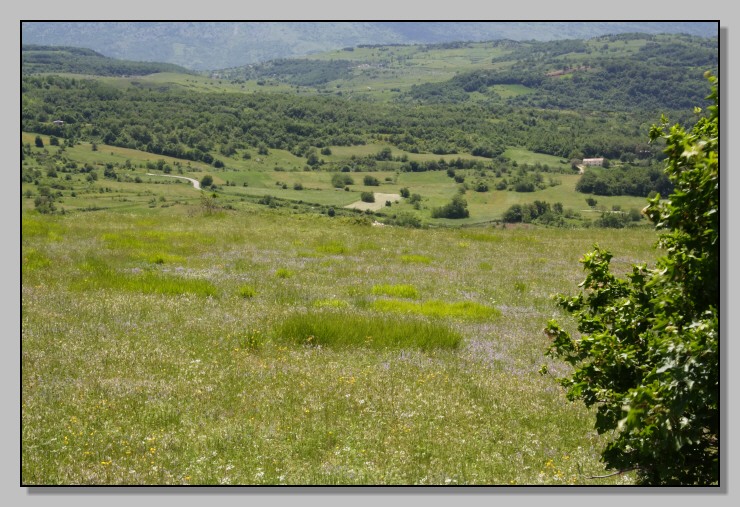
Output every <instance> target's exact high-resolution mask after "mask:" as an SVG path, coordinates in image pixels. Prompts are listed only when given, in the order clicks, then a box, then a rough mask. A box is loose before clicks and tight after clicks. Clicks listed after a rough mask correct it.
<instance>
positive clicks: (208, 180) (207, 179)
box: [200, 174, 213, 188]
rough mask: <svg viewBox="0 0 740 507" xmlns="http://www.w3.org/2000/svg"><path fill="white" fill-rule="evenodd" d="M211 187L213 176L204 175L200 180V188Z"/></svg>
mask: <svg viewBox="0 0 740 507" xmlns="http://www.w3.org/2000/svg"><path fill="white" fill-rule="evenodd" d="M211 185H213V176H211V175H210V174H206V175H205V176H203V177H202V178H201V179H200V186H201V187H206V188H207V187H210V186H211Z"/></svg>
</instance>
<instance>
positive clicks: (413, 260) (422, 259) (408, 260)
mask: <svg viewBox="0 0 740 507" xmlns="http://www.w3.org/2000/svg"><path fill="white" fill-rule="evenodd" d="M401 262H403V263H404V264H431V262H432V259H431V258H430V257H427V256H426V255H402V256H401Z"/></svg>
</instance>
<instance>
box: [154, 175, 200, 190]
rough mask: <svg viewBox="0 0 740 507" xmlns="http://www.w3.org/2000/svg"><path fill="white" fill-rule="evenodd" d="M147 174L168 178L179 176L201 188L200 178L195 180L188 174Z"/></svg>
mask: <svg viewBox="0 0 740 507" xmlns="http://www.w3.org/2000/svg"><path fill="white" fill-rule="evenodd" d="M146 175H147V176H164V177H166V178H179V179H181V180H188V181H189V182H190V183H192V184H193V186H194V187H195V188H197V189H200V182H199V181H198V180H195V179H193V178H188V177H186V176H173V175H172V174H152V173H146Z"/></svg>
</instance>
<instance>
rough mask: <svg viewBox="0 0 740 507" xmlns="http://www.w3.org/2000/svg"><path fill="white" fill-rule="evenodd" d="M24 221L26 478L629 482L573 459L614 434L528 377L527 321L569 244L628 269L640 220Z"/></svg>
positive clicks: (29, 216) (254, 215) (573, 271)
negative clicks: (400, 224) (569, 223)
mask: <svg viewBox="0 0 740 507" xmlns="http://www.w3.org/2000/svg"><path fill="white" fill-rule="evenodd" d="M148 186H149V187H153V186H154V185H148ZM172 186H173V187H181V188H183V189H186V188H188V187H187V186H186V185H184V184H182V185H172ZM189 190H191V191H192V190H193V189H192V187H189ZM183 210H187V212H184V211H183ZM21 226H22V358H21V359H22V375H21V377H22V378H21V393H22V407H21V410H22V449H21V450H22V470H21V476H22V483H23V484H25V485H34V484H46V485H52V484H66V485H69V484H77V485H93V484H149V485H151V484H158V485H205V484H208V485H222V484H240V485H252V484H275V485H306V484H325V485H332V484H372V485H376V484H378V485H379V484H387V485H393V484H418V485H423V484H439V485H467V484H471V485H472V484H486V485H543V484H545V485H566V484H568V485H572V484H575V485H604V484H610V485H621V484H630V483H631V477H630V475H629V474H624V475H622V476H613V477H609V478H602V479H593V478H591V477H593V476H599V475H604V473H605V471H604V468H603V465H602V464H601V463H600V462H599V453H600V450H601V448H602V447H603V445H604V444H605V443H606V442H607V441H608V439H609V435H597V434H596V433H595V431H594V430H593V429H592V428H593V418H594V414H593V413H592V412H591V411H589V410H586V409H585V408H584V407H583V406H582V405H581V404H578V403H570V402H568V401H567V400H566V399H565V397H564V394H563V390H562V389H561V388H560V387H559V386H558V385H557V384H556V383H555V381H554V380H553V379H552V378H551V377H548V376H543V375H541V374H540V373H539V370H540V368H541V367H542V366H543V365H547V367H548V368H549V370H550V371H551V372H554V373H555V374H561V373H563V372H564V371H565V366H564V365H562V364H559V363H555V362H553V361H551V360H549V359H547V358H545V357H544V354H543V353H544V351H545V349H546V348H547V339H546V337H545V336H544V334H543V332H542V329H543V328H544V326H545V324H546V322H547V320H548V319H550V318H552V317H553V316H558V317H559V318H561V319H564V317H563V315H561V314H560V313H559V310H558V309H557V308H556V307H555V305H554V303H553V302H552V300H551V299H550V295H551V294H553V293H555V292H563V291H564V292H569V293H572V292H574V291H575V290H577V284H578V283H579V282H580V281H581V279H582V277H583V273H582V270H581V267H580V264H579V263H578V259H579V258H580V257H581V256H582V254H583V253H585V252H586V251H588V250H589V248H590V247H591V246H592V245H593V244H594V243H599V245H600V246H602V247H606V248H608V249H610V250H612V251H613V253H614V254H615V257H614V260H613V265H614V266H615V268H616V270H617V271H624V270H626V269H627V268H628V266H629V264H631V263H634V262H650V261H651V260H652V259H653V258H654V257H655V255H656V252H655V250H654V249H653V244H654V241H655V236H654V232H652V231H650V230H647V229H641V228H636V229H624V230H621V231H619V233H618V234H615V233H614V231H613V230H608V229H593V228H592V229H576V230H564V229H548V228H538V229H536V230H535V229H530V228H525V227H520V228H507V229H500V228H492V227H470V228H464V229H447V228H439V229H428V230H415V229H404V228H396V227H388V226H385V227H380V226H372V225H369V222H367V221H362V220H358V219H355V218H352V217H340V216H336V217H334V218H329V217H326V216H321V215H307V214H291V213H289V211H288V210H284V209H278V210H271V209H267V208H265V207H264V206H258V205H252V204H249V203H246V204H244V206H243V207H242V208H241V209H238V210H237V209H235V210H221V211H217V212H206V211H204V210H203V209H202V208H201V207H200V206H199V204H198V202H197V200H196V201H192V202H184V201H183V202H182V203H181V204H180V205H178V206H172V207H161V206H158V207H152V208H149V207H141V209H131V210H129V209H110V210H101V211H96V212H95V213H94V214H91V213H82V212H70V213H67V214H65V215H41V214H38V213H36V212H34V211H31V210H28V211H24V212H23V215H22V224H21Z"/></svg>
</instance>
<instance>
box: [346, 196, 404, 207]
mask: <svg viewBox="0 0 740 507" xmlns="http://www.w3.org/2000/svg"><path fill="white" fill-rule="evenodd" d="M373 195H374V196H375V202H364V201H356V202H353V203H352V204H348V205H347V206H345V208H352V209H360V210H363V211H365V210H368V209H369V210H372V211H377V210H379V209H381V208H383V206H385V201H391V202H392V203H395V202H397V201H400V200H401V196H400V195H399V194H381V193H379V192H373Z"/></svg>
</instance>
